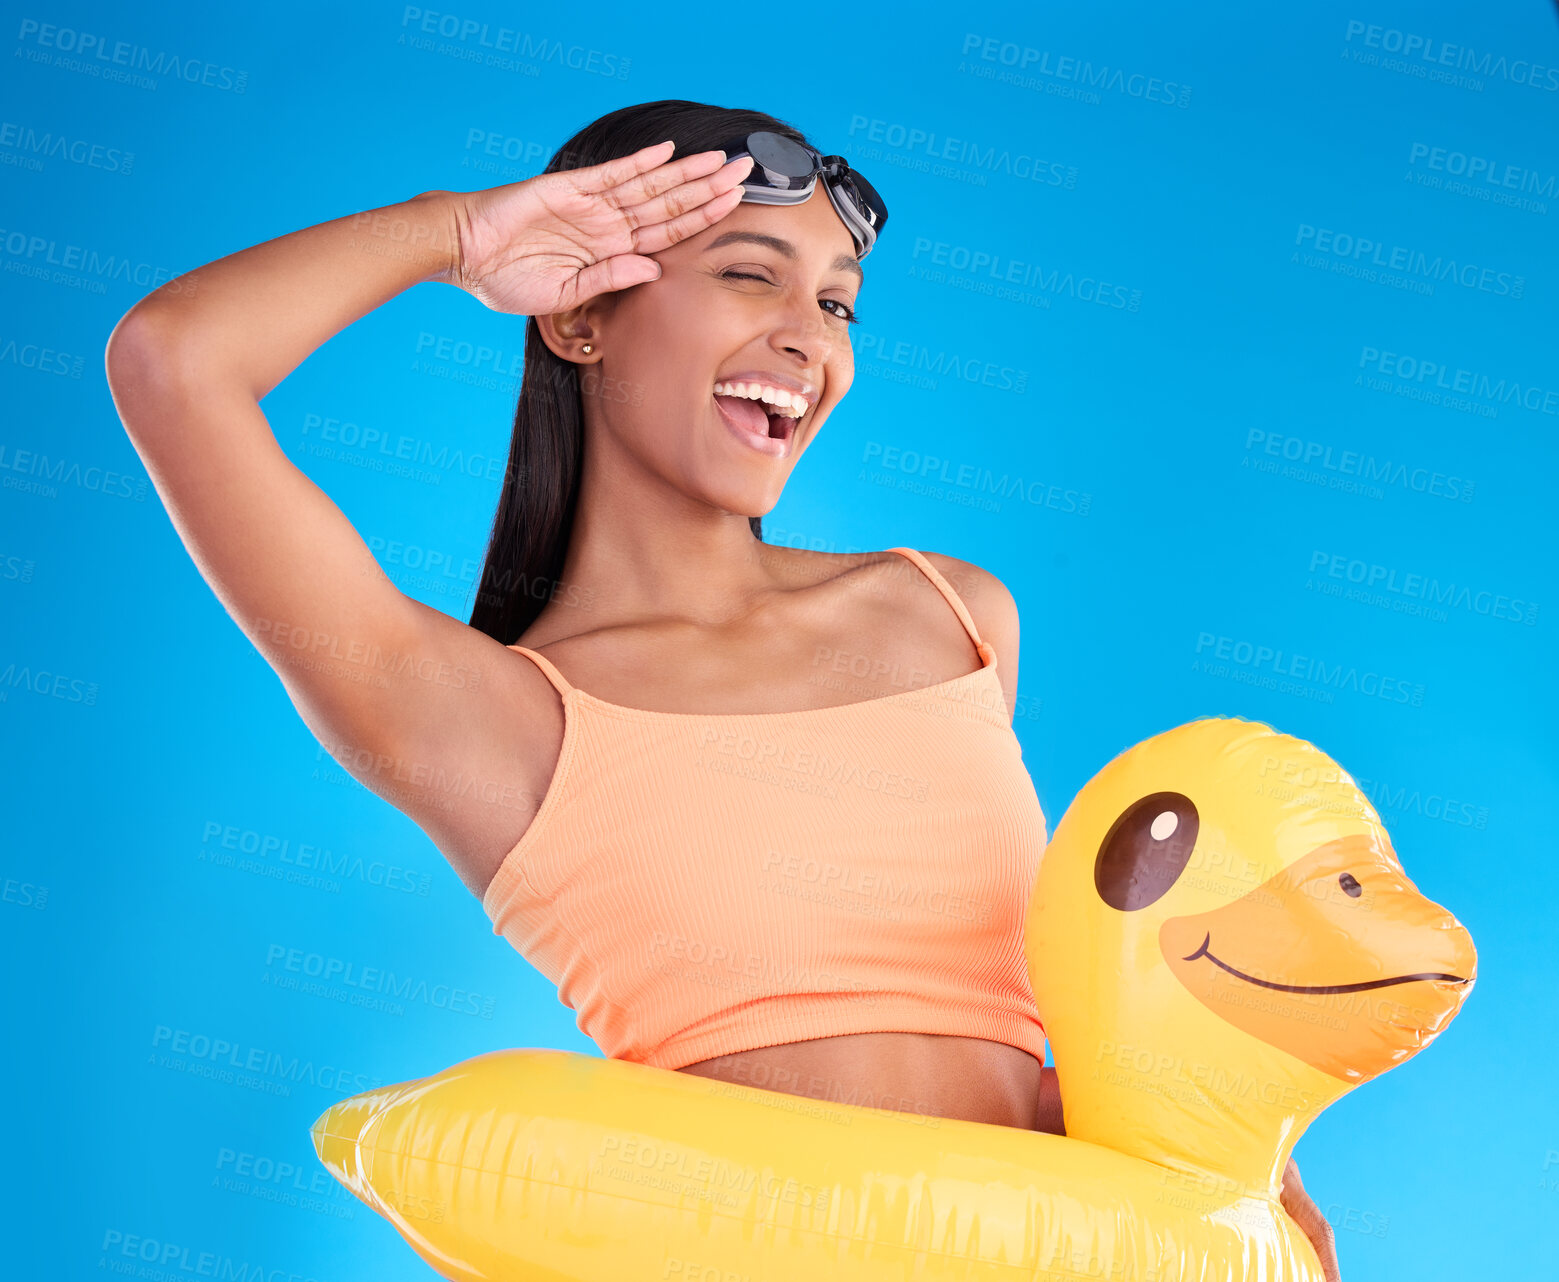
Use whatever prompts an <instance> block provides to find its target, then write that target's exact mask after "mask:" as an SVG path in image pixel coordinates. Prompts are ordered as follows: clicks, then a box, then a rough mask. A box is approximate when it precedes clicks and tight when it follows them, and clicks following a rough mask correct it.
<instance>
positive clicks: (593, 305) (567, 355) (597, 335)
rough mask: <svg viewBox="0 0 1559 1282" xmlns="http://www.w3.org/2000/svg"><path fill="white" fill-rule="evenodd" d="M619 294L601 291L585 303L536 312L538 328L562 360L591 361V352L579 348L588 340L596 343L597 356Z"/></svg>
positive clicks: (544, 340)
mask: <svg viewBox="0 0 1559 1282" xmlns="http://www.w3.org/2000/svg"><path fill="white" fill-rule="evenodd" d="M615 301H616V300H615V297H614V296H613V295H611V294H600V295H597V296H596V297H595V298H592V299H589V300H588V301H586V302H583V303H581V304H580V305H579V306H578V307H570V308H569V309H568V310H567V311H563V312H553V313H552V314H551V315H548V316H534V317H532V318H531V319H533V320H534V321H535V322H536V329H537V331H538V332H539V333H540V334H541V341H542V342H543V343H545V344H546V345H547V350H548V351H550V352H551V353H552V354H553V355H554V356H556V357H558V358H559V359H561V360H565V361H572V362H573V363H574V364H576V365H577V364H588V363H589V362H590V361H591V360H592V359H593V357H592V355H591V354H589V353H584V352H581V351H580V350H579V349H580V348H581V347H582V346H584V344H586V343H591V344H593V345H594V347H595V354H594V355H595V357H599V355H600V353H601V347H602V343H601V332H602V326H603V324H604V323H605V321H606V319H607V316H608V315H609V314H610V312H611V310H612V305H613V303H614V302H615Z"/></svg>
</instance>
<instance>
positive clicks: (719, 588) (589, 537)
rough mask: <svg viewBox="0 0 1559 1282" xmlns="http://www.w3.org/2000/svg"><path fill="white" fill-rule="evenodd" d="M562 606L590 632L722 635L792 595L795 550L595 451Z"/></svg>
mask: <svg viewBox="0 0 1559 1282" xmlns="http://www.w3.org/2000/svg"><path fill="white" fill-rule="evenodd" d="M585 458H586V463H585V469H584V472H583V474H582V475H581V477H580V488H579V499H578V503H577V505H576V507H575V515H574V521H573V527H572V530H571V532H570V537H569V545H568V551H567V554H566V556H565V558H564V563H563V568H562V571H561V575H560V577H561V579H562V584H561V586H560V587H559V589H558V593H557V596H556V597H555V598H554V602H555V605H562V606H564V607H565V608H567V607H569V606H570V605H572V606H574V607H577V608H579V610H580V618H581V620H582V621H583V620H586V619H588V621H589V624H588V625H589V627H591V628H597V627H602V626H606V625H609V624H611V623H617V622H625V621H631V620H641V619H646V618H654V617H662V618H664V617H673V618H678V619H687V620H691V621H694V622H697V623H701V624H709V625H711V626H717V625H721V624H726V623H730V622H734V621H736V620H739V619H740V618H741V617H742V616H743V615H745V614H746V613H748V612H749V611H750V610H751V609H752V608H753V607H754V606H755V605H756V604H757V603H758V602H759V601H760V600H763V599H766V598H767V597H768V596H769V595H771V594H772V593H773V592H774V591H775V590H776V589H780V588H783V587H785V586H787V585H788V579H789V573H788V571H790V570H791V569H792V567H791V564H790V563H791V561H792V559H793V557H794V554H793V553H791V552H790V550H789V549H785V548H777V547H772V546H769V545H766V544H764V543H762V542H761V541H759V540H758V539H757V538H755V537H754V536H753V533H752V527H751V525H750V524H749V521H748V517H747V516H745V515H743V514H740V513H733V512H728V511H724V510H721V509H719V508H717V507H715V506H713V505H711V504H709V503H705V502H700V501H698V500H696V499H694V498H691V497H689V496H688V495H687V494H685V493H683V492H681V491H679V490H677V489H675V488H674V487H672V486H670V485H669V484H667V483H666V482H665V481H664V480H663V479H661V478H659V477H653V476H648V475H646V474H645V473H644V472H643V471H642V470H641V469H640V468H639V467H638V465H637V464H636V463H635V462H633V461H632V460H630V459H628V458H626V457H625V456H624V454H623V452H622V451H621V450H620V449H619V450H615V451H614V450H611V449H596V450H587V451H586V455H585Z"/></svg>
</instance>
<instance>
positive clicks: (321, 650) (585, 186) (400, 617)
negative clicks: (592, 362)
mask: <svg viewBox="0 0 1559 1282" xmlns="http://www.w3.org/2000/svg"><path fill="white" fill-rule="evenodd" d="M668 147H669V144H657V145H655V146H653V147H647V148H643V149H642V150H640V151H638V152H635V153H633V154H632V155H629V156H625V157H620V158H617V159H614V160H610V161H606V162H603V163H602V164H599V165H593V166H589V167H586V168H583V169H577V170H566V171H562V172H559V173H553V174H545V175H538V176H537V177H536V178H531V179H527V180H525V181H524V182H519V183H509V184H506V185H504V186H501V187H495V188H490V189H488V190H486V191H478V192H470V193H458V192H442V191H432V192H424V193H423V194H422V195H420V196H416V197H413V198H412V199H410V200H407V201H403V202H401V203H399V204H395V205H389V206H385V207H384V208H381V209H374V210H370V211H367V212H366V213H361V214H349V215H347V216H345V217H342V218H337V219H334V220H332V221H330V222H325V223H320V224H318V225H317V226H313V227H306V228H304V229H302V230H301V231H295V232H292V233H290V234H289V235H285V236H281V237H278V238H277V239H275V240H269V241H265V242H264V243H262V244H259V245H255V246H253V247H252V248H249V249H245V250H242V251H240V252H238V253H234V254H230V255H228V256H227V257H225V258H221V259H218V260H216V261H215V262H212V263H209V264H207V265H206V266H204V267H200V268H198V269H196V270H195V271H193V272H190V273H187V274H186V275H184V276H180V277H177V278H175V279H174V280H172V281H169V282H168V283H167V284H166V285H164V286H163V287H162V288H160V289H158V290H156V291H155V292H153V293H152V294H150V295H148V296H147V297H146V298H144V299H142V300H141V301H140V302H138V303H137V304H136V305H135V306H134V307H133V308H131V309H130V311H129V312H128V313H127V314H126V315H125V316H124V317H122V318H121V320H120V321H119V323H118V325H117V326H115V328H114V331H113V334H112V335H111V336H110V338H109V341H108V348H107V353H106V361H107V370H108V381H109V387H110V389H111V390H112V392H113V396H114V403H115V406H116V407H117V409H118V411H119V414H120V417H121V418H122V420H123V421H124V426H125V430H126V431H127V432H128V434H129V436H130V440H131V441H132V442H133V443H134V445H135V449H136V451H137V453H138V454H139V455H140V457H141V461H142V462H143V463H144V465H145V466H146V470H147V472H148V473H149V474H150V476H151V478H152V481H153V484H154V485H155V486H156V488H157V493H158V496H159V497H160V498H161V499H162V501H163V503H164V505H165V506H166V507H167V509H168V514H169V516H170V517H171V518H172V521H173V524H174V528H175V529H176V530H177V531H178V534H179V537H180V538H181V539H182V540H183V542H184V546H185V548H186V549H187V550H188V551H189V553H190V556H191V557H192V558H193V559H194V561H195V564H196V567H197V568H198V569H199V570H200V573H201V575H202V576H203V577H204V578H205V580H206V582H207V583H208V584H209V585H210V587H211V589H212V591H214V592H215V593H216V594H217V597H218V598H219V599H220V600H221V602H222V604H223V605H224V606H225V607H226V608H227V611H228V613H229V614H230V615H231V616H232V617H233V619H234V621H235V622H236V623H237V624H238V626H239V627H240V628H241V629H242V630H243V632H244V634H245V635H246V636H247V637H248V638H249V639H250V641H251V642H253V644H254V646H255V648H256V649H258V650H259V651H260V653H261V655H263V656H264V658H265V659H266V661H267V662H268V663H270V665H271V666H272V668H273V669H275V671H276V673H277V674H278V676H280V678H281V680H282V684H283V685H284V686H285V688H286V690H287V693H288V695H289V696H290V697H291V699H292V701H293V704H294V706H295V707H296V708H297V710H298V712H299V714H300V715H301V716H302V717H303V720H304V722H305V723H306V724H307V725H308V727H309V729H310V730H311V731H313V733H314V735H315V736H316V737H317V738H318V739H319V740H320V742H321V743H322V744H324V745H325V746H326V748H327V749H329V750H330V752H331V753H332V755H333V756H335V757H336V758H337V760H338V761H340V762H341V764H342V765H343V766H345V767H346V768H347V769H349V770H351V772H352V773H353V774H354V775H355V776H356V777H357V778H358V779H360V780H362V782H363V783H365V784H366V785H367V786H368V787H370V788H372V789H374V791H376V792H378V793H379V794H380V795H381V796H383V797H385V798H386V799H387V800H389V801H390V802H391V803H392V804H394V805H396V806H397V807H398V808H399V809H401V810H403V811H404V812H405V813H407V814H408V815H409V816H410V817H411V818H412V819H414V820H415V821H416V822H417V823H418V824H419V825H421V826H422V828H423V829H424V830H425V831H427V832H428V833H429V835H430V836H431V837H433V839H434V840H435V842H437V843H438V845H439V846H440V848H441V849H442V850H443V852H444V853H445V854H446V855H447V856H449V858H450V860H451V862H452V863H453V864H454V865H455V868H456V871H457V872H459V873H460V875H461V877H462V879H463V880H464V881H465V882H466V884H467V886H469V887H470V888H471V889H472V890H473V891H474V892H477V893H480V890H481V889H482V887H483V886H485V884H486V882H487V880H488V878H489V877H490V876H491V874H492V872H493V871H494V870H495V869H496V867H497V864H498V861H499V859H500V858H501V857H502V855H503V854H504V853H505V852H506V851H507V850H508V849H509V848H510V847H512V846H513V844H514V843H515V842H516V841H517V840H518V838H519V837H520V835H521V834H522V833H523V832H524V830H525V828H526V827H527V826H528V823H529V821H530V818H531V816H532V815H533V814H534V811H535V809H536V807H537V806H538V805H539V803H540V800H541V797H542V795H543V793H544V792H545V789H546V785H547V782H548V781H549V780H550V778H551V776H552V772H553V767H554V766H555V764H556V760H557V753H558V743H559V740H560V739H561V734H562V713H561V709H560V708H559V707H558V704H557V696H556V693H555V692H554V691H553V690H552V688H551V686H550V685H549V684H548V683H547V680H546V678H545V677H544V676H542V675H541V673H540V672H539V671H538V670H537V669H536V668H535V666H534V665H532V664H529V663H526V662H524V661H523V660H519V659H518V658H517V656H515V655H513V654H512V653H510V652H509V651H508V650H506V649H505V648H504V646H503V645H502V644H500V643H499V642H498V641H496V640H494V639H493V638H491V637H488V636H487V635H485V634H484V633H482V632H480V631H478V630H477V629H475V628H472V627H470V626H469V625H467V624H466V623H464V622H461V621H459V620H456V619H453V618H450V617H449V616H448V615H445V614H443V613H441V612H440V611H438V610H434V609H430V608H429V607H427V606H424V605H422V604H420V603H419V602H417V601H415V600H412V599H411V598H410V597H407V596H405V595H403V594H402V593H401V592H400V591H399V590H398V589H396V588H395V586H394V585H393V584H392V583H391V582H390V581H389V579H388V578H386V577H385V575H384V573H383V571H382V570H381V569H380V568H379V565H378V563H377V562H376V561H375V560H374V558H373V555H372V554H371V553H370V552H369V550H368V547H367V545H366V544H365V543H364V542H363V540H362V538H361V537H360V536H359V535H358V533H357V531H356V530H355V529H353V527H352V525H351V523H350V522H349V521H348V520H347V519H346V517H345V516H344V515H343V514H342V512H341V510H340V509H339V508H338V507H336V505H335V504H334V503H333V502H331V500H330V499H329V497H328V496H327V495H325V493H324V492H323V491H322V490H320V489H319V487H318V486H316V485H315V484H314V483H313V482H312V481H310V480H309V479H308V477H307V476H305V475H304V474H303V473H302V472H301V471H300V470H299V469H298V468H297V467H295V466H293V464H292V463H291V461H290V460H289V459H288V458H287V457H286V455H285V454H284V453H283V452H282V449H281V447H280V446H279V445H278V444H277V442H276V438H275V436H274V434H273V433H272V431H271V428H270V424H269V423H268V422H267V421H266V419H265V416H264V414H263V413H262V412H261V410H260V401H261V400H262V399H263V398H264V397H265V395H266V394H267V393H268V392H270V391H271V389H272V388H274V387H275V386H276V385H277V384H278V383H279V382H281V380H282V379H283V378H285V377H286V376H287V375H288V374H289V373H290V372H291V371H292V370H294V369H296V368H297V366H298V365H299V364H301V363H302V361H303V360H304V358H305V357H307V356H308V355H309V353H310V352H312V351H314V350H315V349H316V348H317V347H319V346H320V345H321V344H322V343H324V342H325V341H326V340H327V339H328V338H330V337H331V336H332V335H333V334H335V333H337V332H338V331H340V330H341V329H343V328H344V327H345V326H347V325H348V324H350V323H351V322H352V321H354V320H356V319H357V318H358V317H360V316H363V315H365V314H366V313H368V312H370V311H372V310H373V309H374V308H376V307H378V306H379V305H380V304H381V303H383V302H385V301H387V300H388V299H390V298H393V297H394V296H395V295H397V294H399V293H400V292H401V291H402V290H405V289H407V288H409V287H410V286H412V285H414V284H417V283H418V282H421V281H448V282H450V283H452V284H455V285H458V286H459V287H460V288H462V289H464V290H466V291H467V292H468V293H471V294H472V295H473V296H474V297H476V298H478V299H479V300H481V301H482V302H483V303H484V304H486V305H487V306H488V307H491V308H493V309H494V310H496V311H504V312H511V313H515V314H519V315H525V316H536V315H547V314H552V313H555V312H558V311H561V310H563V309H565V308H566V307H569V306H573V305H576V304H577V303H580V302H582V301H584V300H586V299H588V298H590V297H592V296H593V295H595V294H599V293H603V292H606V291H608V290H613V289H624V288H628V287H630V286H633V285H638V284H642V283H644V282H647V281H650V280H653V279H654V278H655V277H656V276H657V275H658V274H659V266H658V264H656V263H655V262H654V261H653V259H651V258H650V257H648V255H649V254H651V253H653V252H655V251H656V250H659V249H664V248H666V247H667V246H668V245H670V244H674V243H675V242H676V241H678V240H681V239H683V238H685V237H687V236H690V235H693V234H695V233H696V232H698V231H701V230H703V228H705V227H707V226H709V225H710V224H711V223H713V222H715V221H717V220H718V219H719V218H720V217H722V216H723V215H724V214H725V213H727V212H729V211H730V210H731V209H733V208H734V207H735V206H736V204H737V202H738V201H739V199H740V196H741V193H740V192H739V191H737V190H735V187H736V184H738V183H739V182H740V181H741V179H742V177H743V176H744V175H745V174H746V172H747V170H748V168H749V167H750V166H751V163H752V162H751V160H750V159H746V158H744V159H743V160H739V161H733V162H732V163H731V164H730V165H728V166H722V163H721V162H722V160H723V157H722V156H721V155H720V153H718V152H700V153H696V154H693V155H689V156H684V157H681V158H679V159H677V160H674V161H671V160H667V159H666V157H667V156H669V155H670V154H671V152H670V150H668ZM455 798H458V802H456V801H455V800H454V799H455Z"/></svg>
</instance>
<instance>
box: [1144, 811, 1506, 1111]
mask: <svg viewBox="0 0 1559 1282" xmlns="http://www.w3.org/2000/svg"><path fill="white" fill-rule="evenodd" d="M1242 889H1243V888H1242ZM1159 948H1160V949H1161V951H1162V952H1163V955H1164V960H1165V962H1167V963H1168V965H1169V968H1170V970H1171V971H1172V972H1173V973H1174V975H1175V977H1176V978H1177V979H1179V981H1180V982H1181V984H1183V985H1184V986H1185V988H1186V990H1187V991H1188V992H1190V993H1191V995H1192V996H1194V997H1195V998H1196V999H1197V1000H1198V1001H1200V1002H1201V1003H1202V1004H1203V1005H1204V1006H1206V1007H1207V1008H1208V1009H1209V1010H1211V1011H1213V1012H1214V1013H1215V1014H1217V1015H1218V1016H1219V1017H1220V1018H1222V1019H1225V1020H1227V1021H1228V1022H1229V1023H1231V1024H1233V1025H1234V1026H1235V1027H1236V1028H1238V1029H1240V1030H1241V1031H1243V1032H1245V1033H1248V1034H1250V1035H1251V1036H1253V1037H1256V1038H1259V1039H1260V1040H1262V1041H1264V1042H1267V1043H1268V1044H1270V1045H1272V1046H1276V1047H1278V1048H1279V1049H1281V1050H1284V1051H1287V1052H1288V1053H1289V1054H1291V1055H1294V1056H1296V1057H1297V1058H1299V1059H1301V1060H1303V1061H1304V1062H1305V1063H1307V1064H1309V1065H1311V1066H1312V1067H1314V1068H1318V1069H1320V1070H1321V1071H1322V1072H1325V1073H1330V1074H1331V1075H1332V1076H1334V1077H1339V1078H1341V1079H1342V1080H1343V1081H1345V1082H1348V1083H1350V1084H1355V1085H1356V1084H1358V1083H1359V1082H1363V1081H1367V1080H1368V1079H1369V1078H1371V1077H1374V1076H1376V1075H1377V1074H1380V1073H1383V1072H1385V1071H1386V1070H1387V1069H1388V1068H1392V1067H1394V1066H1395V1065H1397V1064H1399V1063H1401V1062H1402V1061H1403V1060H1405V1059H1407V1058H1408V1057H1410V1056H1412V1055H1415V1054H1417V1053H1418V1052H1419V1051H1420V1050H1422V1049H1423V1048H1424V1047H1425V1046H1427V1045H1428V1044H1429V1043H1430V1042H1431V1041H1433V1040H1434V1038H1435V1037H1436V1035H1438V1033H1439V1032H1440V1030H1441V1029H1442V1028H1444V1027H1445V1026H1446V1025H1447V1024H1448V1023H1450V1022H1451V1020H1452V1019H1453V1018H1455V1016H1456V1012H1457V1011H1458V1010H1460V1009H1461V1004H1462V1002H1463V1001H1464V1000H1465V999H1466V996H1467V994H1468V992H1470V991H1471V989H1472V984H1473V980H1474V979H1475V977H1476V972H1477V962H1478V958H1477V951H1476V950H1475V949H1474V948H1473V944H1472V936H1471V935H1469V934H1468V933H1467V931H1466V929H1465V927H1463V926H1462V924H1461V923H1460V922H1459V921H1457V920H1456V918H1455V917H1453V916H1452V915H1451V914H1450V913H1448V912H1446V911H1445V909H1443V908H1441V907H1440V906H1439V905H1438V904H1436V903H1433V902H1432V901H1430V900H1429V899H1426V898H1425V897H1424V896H1423V895H1422V894H1421V893H1420V892H1419V890H1418V887H1417V886H1415V885H1413V883H1412V882H1411V881H1409V880H1408V879H1407V876H1406V874H1405V873H1404V872H1403V871H1402V865H1401V863H1400V862H1399V861H1398V860H1397V857H1396V853H1395V852H1394V851H1393V850H1392V849H1391V846H1390V844H1389V842H1387V841H1386V839H1385V834H1384V833H1379V832H1377V833H1361V834H1353V835H1350V836H1346V837H1339V838H1338V839H1337V840H1335V841H1330V842H1327V843H1326V844H1325V845H1322V846H1318V847H1317V848H1316V849H1314V850H1312V851H1311V852H1310V853H1309V854H1307V855H1305V856H1304V857H1303V858H1301V859H1299V860H1297V861H1296V862H1295V863H1293V864H1290V865H1289V866H1288V867H1287V868H1285V869H1284V870H1283V871H1282V872H1281V873H1279V874H1278V875H1277V876H1275V877H1273V878H1272V879H1271V880H1270V881H1267V882H1265V883H1264V884H1262V885H1260V886H1258V887H1256V888H1255V889H1253V890H1250V891H1249V892H1248V893H1245V894H1243V895H1242V896H1241V897H1240V898H1239V899H1237V900H1235V901H1234V902H1232V903H1229V904H1225V905H1224V906H1223V907H1221V908H1215V909H1213V910H1211V911H1210V912H1204V913H1197V914H1194V915H1191V916H1185V917H1172V918H1170V919H1169V920H1168V921H1166V922H1164V924H1163V925H1162V926H1161V927H1160V928H1159Z"/></svg>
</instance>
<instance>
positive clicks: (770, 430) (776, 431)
mask: <svg viewBox="0 0 1559 1282" xmlns="http://www.w3.org/2000/svg"><path fill="white" fill-rule="evenodd" d="M715 401H716V402H717V403H718V404H719V406H720V408H721V409H722V410H723V411H724V412H725V415H726V417H727V418H729V419H730V420H731V421H732V422H733V423H735V424H736V425H737V426H738V427H740V428H742V429H743V430H744V431H747V432H751V433H752V434H753V435H754V436H766V437H768V438H769V439H770V440H773V441H782V442H784V441H789V440H790V439H791V437H793V436H794V435H795V433H796V425H797V424H798V423H800V421H801V418H800V416H793V415H791V414H787V413H784V412H783V411H781V410H779V409H778V408H776V407H775V406H773V405H770V404H768V403H766V402H764V401H760V400H754V399H752V398H751V397H746V396H721V395H718V394H717V395H716V396H715Z"/></svg>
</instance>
